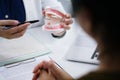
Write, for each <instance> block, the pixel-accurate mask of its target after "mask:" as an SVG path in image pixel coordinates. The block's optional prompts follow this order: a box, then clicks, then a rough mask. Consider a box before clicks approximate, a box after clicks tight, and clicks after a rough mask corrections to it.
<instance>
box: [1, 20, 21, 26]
mask: <svg viewBox="0 0 120 80" xmlns="http://www.w3.org/2000/svg"><path fill="white" fill-rule="evenodd" d="M17 24H19V22H18V21H17V20H0V26H6V25H17Z"/></svg>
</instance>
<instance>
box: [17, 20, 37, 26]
mask: <svg viewBox="0 0 120 80" xmlns="http://www.w3.org/2000/svg"><path fill="white" fill-rule="evenodd" d="M36 22H39V20H32V21H26V22H22V23H19V24H18V25H17V26H19V25H21V24H25V23H31V24H32V23H36Z"/></svg>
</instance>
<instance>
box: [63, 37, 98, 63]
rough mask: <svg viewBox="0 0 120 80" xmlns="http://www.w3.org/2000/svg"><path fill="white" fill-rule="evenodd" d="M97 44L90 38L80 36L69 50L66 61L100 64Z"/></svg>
mask: <svg viewBox="0 0 120 80" xmlns="http://www.w3.org/2000/svg"><path fill="white" fill-rule="evenodd" d="M98 55H99V51H98V49H97V43H96V42H95V41H94V40H93V39H92V38H91V37H90V36H78V37H77V39H76V41H75V42H74V43H73V44H72V46H71V47H70V48H69V50H68V52H67V54H66V56H65V59H66V60H68V61H73V62H80V63H88V64H95V65H98V64H99V60H98Z"/></svg>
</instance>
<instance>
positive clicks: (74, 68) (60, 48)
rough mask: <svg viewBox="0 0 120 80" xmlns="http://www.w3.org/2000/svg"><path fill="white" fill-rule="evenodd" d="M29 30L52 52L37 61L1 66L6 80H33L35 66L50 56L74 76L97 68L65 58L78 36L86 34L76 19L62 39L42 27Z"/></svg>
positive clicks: (2, 74)
mask: <svg viewBox="0 0 120 80" xmlns="http://www.w3.org/2000/svg"><path fill="white" fill-rule="evenodd" d="M27 32H28V33H29V34H31V35H32V36H33V37H34V38H36V39H37V40H39V41H40V42H42V43H43V44H44V45H46V46H47V47H48V48H49V49H50V50H51V51H52V53H50V54H47V55H44V56H40V57H38V58H36V61H34V62H31V63H27V64H21V65H19V66H15V67H12V68H5V67H1V68H0V76H3V77H4V78H5V80H31V78H32V75H33V74H32V71H33V68H34V67H35V66H36V65H37V64H38V63H40V62H41V61H42V60H49V56H50V57H52V58H53V60H55V61H57V62H58V64H60V65H61V66H62V67H63V68H64V70H66V71H67V72H68V73H69V74H70V75H71V76H72V77H74V78H77V77H80V76H82V75H84V74H86V73H88V72H89V71H91V70H95V69H96V68H97V66H96V65H90V64H84V63H75V62H69V61H66V60H65V59H64V56H65V55H66V53H67V51H68V49H69V48H70V46H71V45H72V43H73V42H74V41H75V39H76V37H77V36H86V34H85V33H84V31H83V30H82V29H81V28H80V27H79V26H78V24H76V22H75V21H74V23H73V24H72V25H71V30H69V31H68V32H67V34H66V35H65V37H64V38H61V39H55V38H53V37H52V36H51V34H50V33H49V32H46V31H42V29H41V27H37V28H31V29H28V31H27Z"/></svg>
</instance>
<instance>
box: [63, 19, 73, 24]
mask: <svg viewBox="0 0 120 80" xmlns="http://www.w3.org/2000/svg"><path fill="white" fill-rule="evenodd" d="M64 23H65V24H66V25H69V24H72V23H73V20H72V19H65V20H64Z"/></svg>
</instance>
